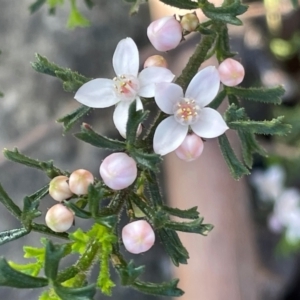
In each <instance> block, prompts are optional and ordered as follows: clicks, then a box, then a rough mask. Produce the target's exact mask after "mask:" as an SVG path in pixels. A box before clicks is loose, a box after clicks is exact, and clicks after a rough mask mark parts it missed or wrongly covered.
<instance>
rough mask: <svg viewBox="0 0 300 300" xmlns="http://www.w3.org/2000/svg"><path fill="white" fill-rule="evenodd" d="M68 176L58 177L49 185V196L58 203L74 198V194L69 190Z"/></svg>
mask: <svg viewBox="0 0 300 300" xmlns="http://www.w3.org/2000/svg"><path fill="white" fill-rule="evenodd" d="M68 180H69V178H68V177H67V176H62V175H61V176H56V177H54V178H53V179H52V180H51V181H50V184H49V194H50V196H51V197H52V198H53V199H54V200H56V201H63V200H66V199H68V198H70V197H72V195H73V193H72V191H71V190H70V188H69V184H68Z"/></svg>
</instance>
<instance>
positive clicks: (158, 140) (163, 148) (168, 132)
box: [153, 116, 188, 155]
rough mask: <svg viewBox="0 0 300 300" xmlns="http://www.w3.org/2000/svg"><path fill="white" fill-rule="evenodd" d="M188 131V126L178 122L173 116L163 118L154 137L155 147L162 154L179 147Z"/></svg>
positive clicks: (155, 150)
mask: <svg viewBox="0 0 300 300" xmlns="http://www.w3.org/2000/svg"><path fill="white" fill-rule="evenodd" d="M187 132H188V126H184V125H181V124H180V123H178V122H177V121H176V120H175V119H174V117H173V116H170V117H168V118H166V119H165V120H163V121H162V122H161V123H160V124H159V125H158V126H157V128H156V131H155V133H154V138H153V149H154V152H155V153H158V154H160V155H165V154H168V153H170V152H172V151H174V150H175V149H177V148H178V147H179V146H180V145H181V143H182V142H183V140H184V138H185V137H186V135H187Z"/></svg>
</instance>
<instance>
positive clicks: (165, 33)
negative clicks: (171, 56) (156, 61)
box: [147, 16, 182, 51]
mask: <svg viewBox="0 0 300 300" xmlns="http://www.w3.org/2000/svg"><path fill="white" fill-rule="evenodd" d="M147 35H148V38H149V40H150V42H151V43H152V45H153V47H154V48H155V49H156V50H158V51H168V50H172V49H174V48H176V47H177V46H178V45H179V43H180V41H181V40H182V28H181V25H180V23H179V22H178V21H177V20H176V19H175V17H174V16H171V17H164V18H161V19H158V20H156V21H154V22H152V23H151V24H150V25H149V26H148V29H147Z"/></svg>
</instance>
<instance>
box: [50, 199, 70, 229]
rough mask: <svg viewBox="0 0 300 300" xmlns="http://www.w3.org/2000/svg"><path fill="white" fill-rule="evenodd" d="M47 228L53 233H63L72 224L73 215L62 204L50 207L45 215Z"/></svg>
mask: <svg viewBox="0 0 300 300" xmlns="http://www.w3.org/2000/svg"><path fill="white" fill-rule="evenodd" d="M45 221H46V224H47V226H48V227H49V228H50V229H51V230H53V231H55V232H65V231H67V230H68V229H70V227H71V226H72V224H73V222H74V213H73V212H72V211H71V210H69V209H68V208H67V207H65V206H64V205H62V204H56V205H54V206H52V207H51V208H50V209H49V210H48V211H47V213H46V217H45Z"/></svg>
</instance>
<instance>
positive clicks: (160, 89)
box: [155, 82, 183, 115]
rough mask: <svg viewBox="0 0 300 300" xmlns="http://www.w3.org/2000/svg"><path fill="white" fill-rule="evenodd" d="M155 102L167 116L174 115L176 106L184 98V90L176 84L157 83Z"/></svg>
mask: <svg viewBox="0 0 300 300" xmlns="http://www.w3.org/2000/svg"><path fill="white" fill-rule="evenodd" d="M155 87H156V88H155V102H156V104H157V106H158V107H159V108H160V109H161V110H162V111H163V112H165V113H166V114H169V115H171V114H173V107H174V105H175V104H176V103H177V102H178V101H180V100H181V99H182V98H183V90H182V88H181V87H180V86H179V85H177V84H175V83H167V82H162V83H157V84H156V85H155Z"/></svg>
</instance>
